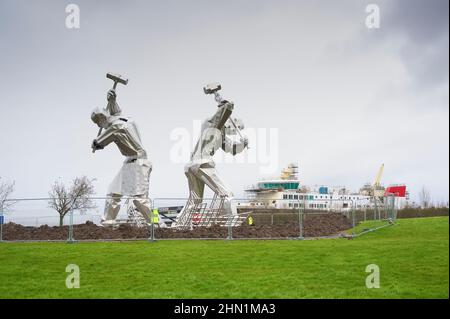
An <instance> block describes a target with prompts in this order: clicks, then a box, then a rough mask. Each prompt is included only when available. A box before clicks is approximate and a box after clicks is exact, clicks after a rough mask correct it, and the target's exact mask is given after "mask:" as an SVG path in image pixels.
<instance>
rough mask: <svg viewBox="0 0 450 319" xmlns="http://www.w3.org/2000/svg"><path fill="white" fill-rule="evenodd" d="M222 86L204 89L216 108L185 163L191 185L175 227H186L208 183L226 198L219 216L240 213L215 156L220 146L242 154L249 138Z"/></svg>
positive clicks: (211, 86)
mask: <svg viewBox="0 0 450 319" xmlns="http://www.w3.org/2000/svg"><path fill="white" fill-rule="evenodd" d="M221 88H222V87H221V85H220V84H218V83H212V84H209V85H207V86H205V87H204V88H203V91H204V93H205V94H214V96H215V100H216V102H217V109H216V110H215V112H214V114H213V115H212V116H211V117H209V118H207V119H206V120H205V121H204V122H203V124H202V127H201V134H200V139H199V140H198V142H197V144H196V146H195V148H194V151H193V152H192V154H191V159H190V161H189V163H188V164H186V166H185V175H186V177H187V179H188V184H189V199H188V202H187V204H186V205H185V206H184V207H183V210H182V211H181V213H180V214H179V215H178V216H177V220H176V222H175V223H174V224H173V226H175V227H187V226H189V225H190V224H191V222H192V220H190V219H191V216H192V213H193V210H195V209H196V208H195V207H198V205H201V203H202V202H203V195H204V190H205V185H206V186H208V187H209V188H210V189H211V190H212V191H213V193H214V194H215V195H216V196H218V197H219V198H220V199H221V200H222V201H223V207H222V208H221V212H220V215H222V216H224V215H225V216H236V215H237V209H236V207H233V206H232V199H233V193H232V192H231V190H230V189H229V188H228V187H227V186H226V185H225V183H224V182H223V181H222V179H221V178H220V177H219V174H218V172H217V170H216V168H215V163H214V160H213V156H214V154H215V152H216V151H217V150H219V149H222V150H223V151H224V152H226V153H230V154H232V155H233V156H234V155H236V154H238V153H241V152H242V151H243V150H244V149H246V148H248V139H247V137H245V136H243V135H242V134H241V129H243V128H244V125H243V123H242V121H237V120H236V119H233V118H232V117H231V114H232V112H233V109H234V104H233V102H230V101H227V100H224V99H222V97H221V96H220V95H219V92H218V91H219V90H220V89H221ZM232 135H238V136H239V138H240V139H239V141H234V140H233V139H231V138H230V136H232ZM194 213H197V212H194Z"/></svg>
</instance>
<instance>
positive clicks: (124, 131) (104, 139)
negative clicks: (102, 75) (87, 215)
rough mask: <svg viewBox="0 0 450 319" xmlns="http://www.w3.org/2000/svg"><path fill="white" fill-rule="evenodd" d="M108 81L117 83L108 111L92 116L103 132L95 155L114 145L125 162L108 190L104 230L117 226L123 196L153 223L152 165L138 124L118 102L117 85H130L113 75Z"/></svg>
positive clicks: (110, 95) (93, 145)
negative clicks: (150, 190) (151, 218)
mask: <svg viewBox="0 0 450 319" xmlns="http://www.w3.org/2000/svg"><path fill="white" fill-rule="evenodd" d="M106 77H107V78H109V79H111V80H113V81H114V86H113V88H112V89H111V90H110V91H109V92H108V95H107V100H108V104H107V106H106V108H104V109H99V108H96V109H95V110H94V111H93V112H92V114H91V119H92V121H93V122H94V123H95V124H97V125H98V127H99V128H100V129H99V132H98V135H97V137H96V138H95V139H94V141H93V142H92V151H93V152H95V151H97V150H101V149H103V148H104V147H106V146H107V145H108V144H110V143H111V142H114V143H115V144H116V145H117V147H118V148H119V151H120V152H121V153H122V155H124V156H125V161H124V163H123V166H122V168H121V170H120V171H119V173H118V174H117V176H116V177H115V178H114V180H113V181H112V183H111V184H110V186H109V188H108V195H107V197H108V199H107V200H106V203H105V211H104V215H103V218H102V224H103V225H104V226H113V225H115V224H116V221H115V219H116V217H117V214H118V213H119V210H120V201H121V198H122V197H123V196H126V197H129V198H131V199H132V201H133V204H134V206H135V208H136V209H137V210H138V211H139V212H140V213H141V214H142V216H143V217H144V218H145V220H146V221H147V222H150V213H151V208H150V200H149V199H148V189H149V181H150V173H151V171H152V164H151V162H150V161H149V160H148V159H147V153H146V151H145V150H144V147H143V145H142V142H141V138H140V134H139V130H138V127H137V125H136V123H135V122H134V121H132V120H131V119H130V118H126V117H122V116H121V114H122V110H121V109H120V107H119V105H118V104H117V101H116V99H117V95H116V86H117V83H121V84H124V85H126V84H127V83H128V80H127V79H124V78H123V77H122V76H120V75H117V74H111V73H108V74H107V75H106Z"/></svg>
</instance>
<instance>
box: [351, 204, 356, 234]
mask: <svg viewBox="0 0 450 319" xmlns="http://www.w3.org/2000/svg"><path fill="white" fill-rule="evenodd" d="M355 218H356V216H355V205H353V201H352V228H355V224H356V221H355Z"/></svg>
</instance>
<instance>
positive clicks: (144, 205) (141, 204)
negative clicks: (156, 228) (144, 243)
mask: <svg viewBox="0 0 450 319" xmlns="http://www.w3.org/2000/svg"><path fill="white" fill-rule="evenodd" d="M133 204H134V206H135V207H136V209H137V210H138V211H139V212H140V213H141V215H142V216H143V217H144V218H145V221H146V222H147V223H150V222H151V218H150V216H152V215H151V214H152V211H151V203H150V199H148V198H146V197H141V198H133Z"/></svg>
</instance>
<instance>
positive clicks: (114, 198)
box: [102, 194, 122, 225]
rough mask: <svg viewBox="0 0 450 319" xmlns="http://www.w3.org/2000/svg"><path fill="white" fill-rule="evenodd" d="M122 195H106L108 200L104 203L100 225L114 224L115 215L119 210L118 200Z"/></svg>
mask: <svg viewBox="0 0 450 319" xmlns="http://www.w3.org/2000/svg"><path fill="white" fill-rule="evenodd" d="M121 198H122V195H120V194H108V199H107V200H106V202H105V212H104V214H103V218H102V224H104V225H108V224H110V225H113V224H115V220H116V217H117V214H118V213H119V210H120V200H121Z"/></svg>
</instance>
